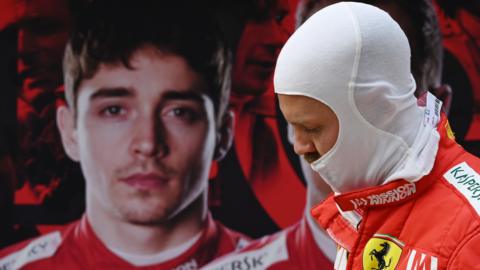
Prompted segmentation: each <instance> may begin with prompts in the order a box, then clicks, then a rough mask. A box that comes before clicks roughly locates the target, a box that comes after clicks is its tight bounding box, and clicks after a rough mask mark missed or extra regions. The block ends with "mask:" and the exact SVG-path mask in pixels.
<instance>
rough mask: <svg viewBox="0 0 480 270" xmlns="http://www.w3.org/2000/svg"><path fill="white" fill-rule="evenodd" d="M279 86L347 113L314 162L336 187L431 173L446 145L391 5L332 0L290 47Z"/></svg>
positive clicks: (278, 78)
mask: <svg viewBox="0 0 480 270" xmlns="http://www.w3.org/2000/svg"><path fill="white" fill-rule="evenodd" d="M274 86H275V92H276V93H278V94H285V95H302V96H307V97H310V98H313V99H315V100H318V101H320V102H322V103H324V104H326V105H327V106H329V107H330V108H331V109H332V110H333V112H335V114H336V115H337V118H338V120H339V135H338V138H337V141H336V143H335V145H334V146H333V147H332V149H330V150H329V151H328V152H327V153H326V154H325V155H323V156H322V157H321V158H320V159H318V160H317V161H315V162H313V163H312V164H311V166H312V168H313V169H314V170H315V171H316V172H317V173H319V174H320V176H321V177H322V178H323V179H324V180H325V181H326V182H327V183H328V184H329V185H330V187H331V188H332V189H333V191H334V192H336V193H345V192H348V191H353V190H356V189H360V188H366V187H371V186H376V185H381V184H384V183H387V182H390V181H393V180H398V179H405V180H407V181H411V182H414V181H417V180H418V179H420V178H421V177H422V176H424V175H426V174H428V173H429V172H430V171H431V169H432V166H433V163H434V159H435V155H436V152H437V149H438V141H439V135H438V132H437V131H436V129H435V125H436V123H434V124H431V125H428V124H425V120H424V114H425V108H424V107H419V106H418V105H417V99H416V98H415V96H414V91H415V89H416V85H415V81H414V79H413V76H412V75H411V72H410V47H409V44H408V40H407V38H406V36H405V34H404V33H403V31H402V30H401V28H400V26H399V25H398V24H397V23H396V22H395V21H394V20H393V19H392V18H391V17H390V16H389V15H388V14H387V13H386V12H384V11H382V10H381V9H378V8H376V7H373V6H370V5H366V4H362V3H354V2H341V3H337V4H334V5H331V6H328V7H326V8H324V9H322V10H320V11H318V12H317V13H316V14H314V15H313V16H312V17H310V19H308V20H307V21H306V22H305V23H304V24H303V25H302V26H301V27H300V28H299V29H297V31H296V32H295V33H294V34H293V35H292V36H291V37H290V39H289V40H288V41H287V43H286V44H285V46H284V47H283V49H282V51H281V53H280V55H279V57H278V60H277V65H276V69H275V74H274Z"/></svg>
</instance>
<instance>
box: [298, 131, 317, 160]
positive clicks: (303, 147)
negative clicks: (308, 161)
mask: <svg viewBox="0 0 480 270" xmlns="http://www.w3.org/2000/svg"><path fill="white" fill-rule="evenodd" d="M294 138H295V139H294V143H293V149H294V151H295V153H297V155H299V156H303V155H305V154H308V153H315V152H317V150H316V149H315V144H314V143H313V142H312V140H310V139H309V138H307V137H306V136H304V135H302V134H299V133H297V132H295V133H294Z"/></svg>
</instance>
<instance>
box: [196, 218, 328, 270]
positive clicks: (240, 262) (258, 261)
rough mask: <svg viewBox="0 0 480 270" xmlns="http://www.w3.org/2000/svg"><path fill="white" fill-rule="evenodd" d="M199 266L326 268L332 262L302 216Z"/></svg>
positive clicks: (208, 268) (273, 269)
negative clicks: (293, 223)
mask: <svg viewBox="0 0 480 270" xmlns="http://www.w3.org/2000/svg"><path fill="white" fill-rule="evenodd" d="M203 269H205V270H213V269H269V270H283V269H285V270H287V269H288V270H290V269H305V270H311V269H322V270H327V269H333V265H332V263H331V262H330V261H329V260H328V259H327V257H326V256H325V255H324V254H323V253H322V251H320V249H319V248H318V246H317V244H316V243H315V240H314V238H313V235H312V231H311V230H310V228H309V226H308V224H307V222H306V220H305V218H303V219H302V220H300V221H299V222H297V223H296V224H295V225H293V226H291V227H289V228H287V229H285V230H283V231H281V232H278V233H276V234H274V235H270V236H265V237H263V238H261V239H258V240H256V241H254V242H252V243H250V244H249V245H248V246H246V247H245V248H244V249H242V250H240V251H238V252H235V253H232V254H230V255H227V256H226V257H222V258H220V259H218V260H216V261H214V262H213V263H211V264H209V265H207V266H205V267H204V268H203Z"/></svg>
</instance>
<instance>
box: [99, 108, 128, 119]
mask: <svg viewBox="0 0 480 270" xmlns="http://www.w3.org/2000/svg"><path fill="white" fill-rule="evenodd" d="M112 109H115V111H116V112H111V110H112ZM100 114H101V115H102V116H106V117H116V116H119V115H123V114H125V109H124V108H123V107H122V106H120V105H110V106H106V107H105V108H103V109H102V110H100Z"/></svg>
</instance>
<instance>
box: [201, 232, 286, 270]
mask: <svg viewBox="0 0 480 270" xmlns="http://www.w3.org/2000/svg"><path fill="white" fill-rule="evenodd" d="M287 259H288V250H287V241H286V237H285V234H282V235H280V237H279V238H277V239H275V240H274V241H273V242H271V243H269V244H267V245H265V246H264V247H262V248H260V249H256V250H252V251H247V252H243V253H238V254H233V255H230V256H227V257H225V258H223V259H220V260H218V261H216V262H213V263H211V264H209V265H207V266H205V267H203V268H202V269H204V270H234V269H235V270H260V269H262V270H263V269H267V268H268V267H269V266H271V265H272V264H275V263H277V262H281V261H285V260H287Z"/></svg>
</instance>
